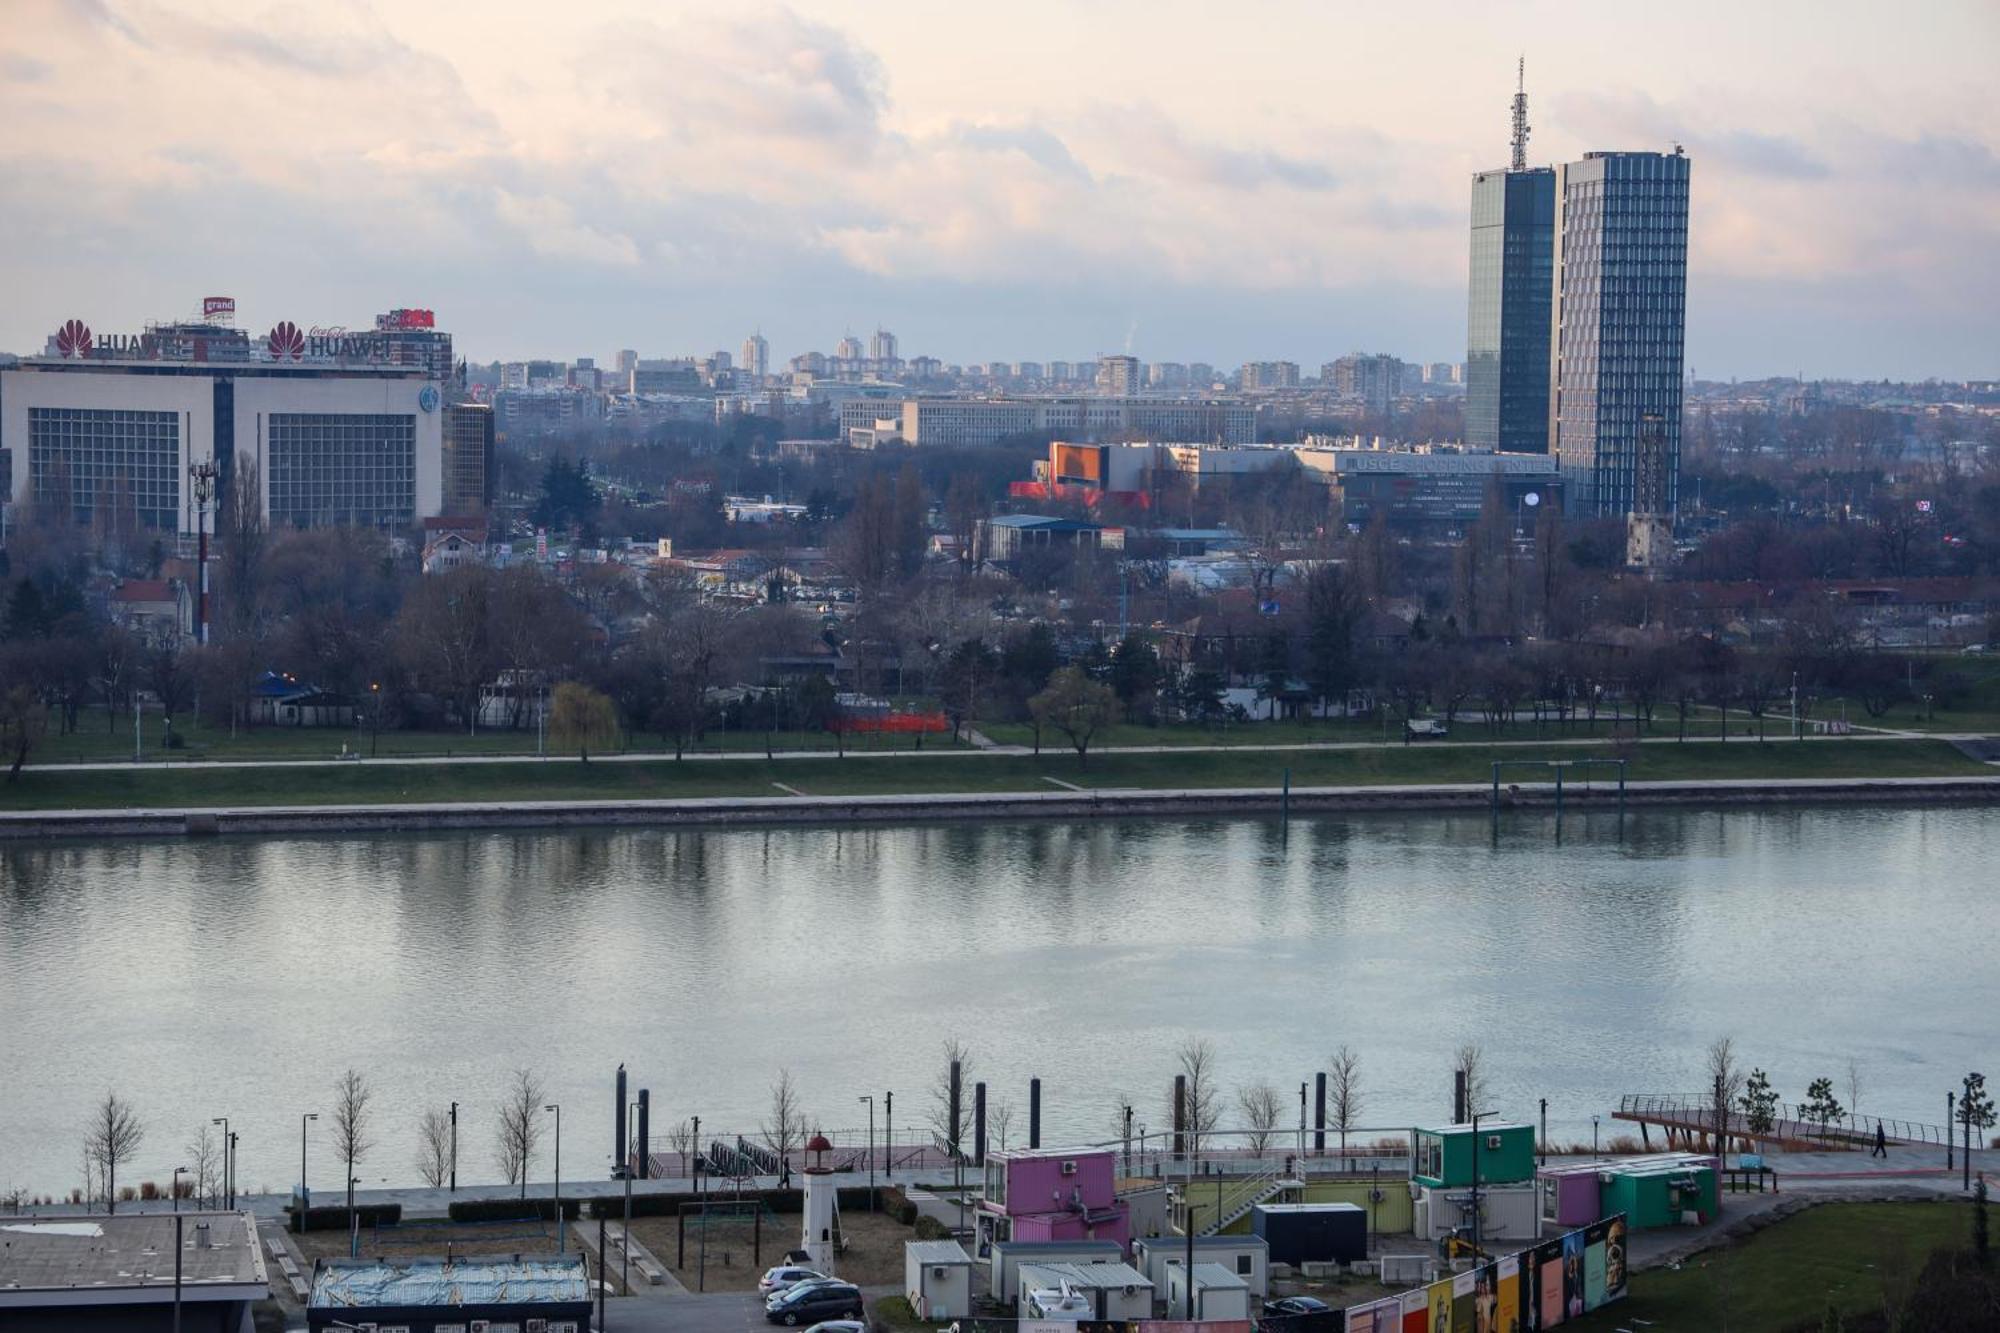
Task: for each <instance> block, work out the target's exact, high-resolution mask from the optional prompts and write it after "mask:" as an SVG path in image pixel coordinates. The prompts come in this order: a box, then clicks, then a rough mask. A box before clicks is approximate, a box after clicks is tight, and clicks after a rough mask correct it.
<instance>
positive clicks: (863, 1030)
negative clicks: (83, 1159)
mask: <svg viewBox="0 0 2000 1333" xmlns="http://www.w3.org/2000/svg"><path fill="white" fill-rule="evenodd" d="M1997 866H2000V818H1996V817H1995V816H1994V814H1993V813H1992V812H1991V811H1990V810H1980V809H1961V808H1936V809H1919V808H1884V809H1870V808H1860V807H1857V808H1824V809H1802V810H1745V811H1734V812H1678V811H1675V812H1663V811H1646V812H1641V813H1636V814H1634V815H1632V816H1629V817H1627V818H1626V819H1625V821H1624V823H1623V826H1622V830H1621V828H1620V826H1619V825H1618V823H1617V822H1616V821H1615V820H1614V819H1613V818H1612V817H1610V816H1602V815H1593V816H1591V817H1589V818H1587V819H1579V818H1575V817H1572V818H1571V819H1569V821H1568V822H1567V824H1566V825H1565V826H1564V828H1563V829H1562V838H1561V841H1560V842H1558V840H1557V837H1556V830H1555V828H1554V825H1553V824H1552V822H1551V821H1550V820H1548V819H1546V818H1544V817H1542V816H1539V815H1509V816H1508V817H1507V818H1506V820H1505V821H1504V822H1503V824H1502V825H1501V827H1500V829H1499V831H1498V834H1497V836H1496V835H1495V832H1494V830H1493V828H1492V827H1491V826H1489V824H1488V823H1487V821H1486V820H1485V819H1483V818H1480V817H1465V816H1458V815H1450V816H1446V815H1401V816H1356V817H1346V818H1326V819H1313V820H1297V821H1294V822H1293V824H1292V827H1291V831H1290V836H1289V838H1286V837H1284V836H1282V835H1281V832H1280V829H1279V827H1278V825H1277V824H1276V823H1275V822H1273V821H1216V822H1165V821H1160V822H1147V821H1133V822H1127V823H1097V824H1086V825H1056V824H1022V823H999V824H993V825H986V826H980V825H951V826H916V827H894V828H867V829H783V830H753V831H728V832H701V833H668V832H658V831H581V832H563V833H546V832H536V833H478V834H466V835H450V836H408V837H355V838H319V837H315V838H268V839H257V840H228V839H225V840H196V841H159V842H142V841H113V842H103V843H84V842H76V843H52V844H43V845H37V846H29V847H12V848H7V849H4V850H0V1191H5V1190H7V1189H9V1188H11V1187H23V1188H27V1189H30V1190H36V1191H56V1190H62V1191H67V1190H68V1189H69V1188H70V1187H71V1186H72V1185H74V1184H76V1183H78V1181H79V1176H80V1172H79V1168H78V1166H77V1162H78V1159H79V1147H80V1141H81V1129H80V1125H81V1123H82V1121H83V1120H84V1118H85V1116H86V1115H87V1113H88V1111H89V1109H90V1107H91V1106H92V1104H93V1103H94V1102H95V1101H96V1100H97V1099H99V1098H101V1097H102V1096H103V1095H104V1093H105V1092H106V1090H107V1089H115V1090H116V1091H117V1092H118V1093H119V1094H120V1095H121V1096H122V1097H124V1098H127V1099H128V1100H129V1101H130V1102H131V1103H132V1104H133V1105H134V1106H135V1107H136V1108H137V1110H138V1112H139V1114H140V1115H141V1117H142V1119H143V1121H144V1124H145V1126H146V1130H147V1133H146V1137H145V1140H144V1142H143V1144H142V1145H141V1147H140V1150H139V1152H138V1154H137V1156H136V1157H135V1158H134V1160H133V1161H132V1163H131V1164H129V1165H128V1166H127V1167H126V1168H124V1169H123V1170H121V1173H120V1175H121V1179H122V1180H131V1181H138V1180H142V1179H155V1180H160V1181H164V1180H166V1179H167V1177H168V1175H169V1174H170V1173H171V1171H172V1169H173V1168H174V1167H175V1166H178V1165H185V1164H187V1154H186V1152H185V1151H184V1148H183V1145H185V1144H187V1143H188V1142H189V1140H190V1139H191V1138H192V1137H193V1136H194V1134H195V1132H196V1131H197V1129H198V1128H199V1126H200V1125H201V1124H203V1123H205V1122H206V1121H207V1120H208V1119H209V1118H210V1117H213V1116H222V1115H227V1116H229V1117H231V1121H232V1127H233V1128H235V1129H236V1130H237V1132H238V1133H239V1134H240V1135H241V1140H240V1148H239V1159H238V1160H239V1165H238V1179H239V1183H240V1185H241V1186H242V1187H243V1188H245V1189H255V1188H258V1187H268V1188H270V1189H274V1190H282V1189H285V1188H287V1187H288V1186H289V1184H290V1182H291V1181H293V1180H294V1179H296V1176H297V1170H298V1157H299V1137H300V1134H299V1131H300V1119H299V1117H300V1115H301V1114H302V1113H304V1112H309V1111H317V1112H319V1113H321V1115H322V1120H321V1123H320V1124H319V1125H317V1126H315V1127H314V1130H315V1132H314V1134H313V1135H312V1136H311V1138H310V1142H309V1144H308V1147H309V1149H310V1157H311V1165H310V1167H309V1173H308V1174H309V1176H310V1178H311V1180H312V1182H313V1184H314V1185H315V1186H317V1187H320V1188H323V1189H331V1188H334V1187H335V1186H337V1184H338V1182H339V1179H340V1170H339V1167H338V1166H337V1165H336V1164H335V1163H334V1161H333V1156H332V1152H331V1147H330V1139H329V1136H328V1135H327V1134H326V1133H325V1132H324V1131H325V1129H326V1119H327V1113H328V1112H330V1111H331V1109H332V1089H333V1084H334V1082H335V1079H336V1078H337V1076H338V1075H339V1074H340V1072H341V1071H342V1070H344V1069H346V1068H348V1067H350V1066H352V1067H354V1068H356V1069H359V1070H360V1071H362V1072H363V1074H364V1075H365V1076H366V1078H367V1079H368V1081H369V1082H370V1084H371V1085H372V1086H373V1088H374V1089H375V1099H374V1103H373V1112H374V1114H373V1120H372V1126H371V1129H372V1133H371V1137H372V1139H373V1140H374V1146H373V1149H372V1150H371V1151H370V1152H369V1153H368V1155H367V1156H366V1157H365V1158H364V1159H363V1161H362V1163H361V1165H360V1166H359V1168H358V1169H357V1174H358V1175H360V1176H361V1177H362V1179H363V1182H364V1184H366V1185H369V1186H373V1185H377V1184H379V1183H382V1182H385V1181H387V1182H393V1183H397V1184H409V1183H414V1182H415V1180H416V1169H415V1165H414V1163H415V1157H416V1137H417V1136H416V1125H417V1119H418V1116H419V1114H420V1113H421V1111H422V1110H423V1109H424V1108H426V1107H430V1106H443V1105H444V1104H445V1103H447V1102H449V1101H452V1100H457V1101H458V1102H459V1103H460V1104H461V1117H462V1119H461V1136H462V1137H461V1160H462V1172H461V1178H462V1179H465V1180H491V1179H494V1178H495V1177H496V1171H495V1167H494V1164H493V1159H494V1153H493V1151H492V1150H493V1143H494V1137H495V1135H494V1121H495V1116H496V1108H497V1106H498V1104H499V1101H500V1099H501V1097H502V1095H503V1093H504V1089H505V1086H506V1084H507V1082H508V1079H509V1076H510V1073H511V1071H512V1070H514V1069H516V1068H517V1067H529V1068H532V1069H534V1070H535V1071H537V1072H538V1073H539V1074H540V1075H541V1076H542V1078H543V1079H544V1081H545V1082H546V1084H547V1088H548V1093H549V1100H550V1101H558V1102H560V1103H562V1104H563V1106H564V1110H565V1118H566V1121H567V1123H566V1125H565V1134H564V1140H565V1141H564V1157H563V1167H564V1174H565V1176H567V1177H570V1178H572V1179H574V1178H576V1177H578V1176H584V1175H590V1176H597V1177H600V1178H601V1177H602V1176H603V1175H604V1174H605V1173H606V1171H607V1169H608V1165H609V1161H610V1156H611V1153H612V1150H613V1140H614V1133H613V1130H612V1128H611V1114H612V1110H611V1108H612V1105H613V1093H612V1090H611V1089H612V1084H611V1078H612V1071H613V1070H614V1068H615V1067H616V1066H617V1065H618V1064H619V1062H621V1061H624V1062H626V1063H627V1064H628V1065H629V1066H630V1067H631V1070H632V1072H633V1075H634V1087H635V1088H636V1087H638V1086H641V1085H645V1086H650V1088H651V1089H652V1097H653V1103H654V1108H655V1109H654V1115H653V1125H654V1129H655V1132H656V1134H657V1133H663V1132H664V1131H665V1128H666V1126H667V1125H668V1124H669V1122H671V1121H673V1120H676V1119H678V1118H679V1117H681V1116H683V1115H688V1114H698V1115H701V1116H702V1117H703V1119H704V1121H705V1122H706V1124H707V1126H709V1127H710V1128H721V1129H725V1130H727V1129H742V1130H746V1131H754V1130H755V1128H756V1127H757V1123H758V1122H759V1120H760V1119H761V1118H762V1117H763V1115H764V1113H765V1111H766V1109H767V1106H768V1102H769V1088H770V1085H771V1083H772V1081H773V1080H774V1079H775V1077H776V1076H777V1073H778V1071H779V1069H780V1068H787V1069H789V1070H790V1071H791V1073H792V1075H793V1077H794V1079H795V1081H796V1084H797V1086H798V1088H799V1090H800V1092H801V1094H802V1098H803V1103H804V1107H805V1110H806V1111H807V1113H808V1114H809V1115H811V1116H812V1117H813V1118H815V1119H816V1120H818V1121H819V1122H821V1123H822V1124H824V1125H825V1126H826V1127H827V1128H828V1129H835V1128H841V1129H845V1128H848V1127H859V1126H861V1125H863V1124H865V1123H866V1114H867V1113H866V1110H865V1108H864V1107H862V1106H861V1105H860V1104H859V1098H860V1097H861V1095H862V1094H864V1093H872V1094H875V1095H876V1096H877V1114H878V1116H879V1115H880V1113H881V1109H882V1108H881V1098H880V1094H881V1093H883V1092H884V1091H888V1090H893V1091H894V1092H895V1094H896V1105H895V1114H896V1120H897V1127H898V1136H899V1137H901V1135H902V1133H903V1131H904V1130H905V1129H906V1128H908V1127H913V1126H914V1123H915V1122H916V1120H917V1119H918V1118H919V1117H920V1114H921V1113H922V1112H923V1111H924V1110H925V1109H926V1108H927V1105H928V1099H929V1089H930V1087H931V1085H932V1084H933V1083H934V1081H935V1078H936V1071H937V1067H938V1064H939V1051H940V1048H941V1045H942V1043H943V1042H944V1041H945V1040H946V1039H947V1038H954V1037H955V1038H959V1039H962V1040H964V1041H965V1042H967V1043H968V1044H969V1045H970V1047H971V1048H972V1052H973V1055H974V1060H975V1062H976V1066H977V1077H979V1078H982V1079H984V1080H986V1081H987V1082H988V1083H989V1084H990V1085H991V1094H990V1095H991V1096H992V1099H993V1102H994V1104H995V1106H996V1108H997V1107H998V1105H999V1104H1000V1103H1001V1102H1003V1101H1004V1102H1010V1103H1011V1104H1012V1105H1013V1108H1014V1117H1015V1118H1014V1122H1013V1128H1012V1136H1013V1139H1014V1141H1015V1142H1016V1143H1019V1142H1021V1141H1023V1136H1024V1133H1025V1123H1026V1118H1027V1116H1026V1102H1027V1085H1028V1079H1029V1078H1030V1076H1037V1075H1038V1076H1040V1077H1041V1079H1042V1081H1043V1087H1044V1120H1045V1128H1044V1140H1045V1141H1046V1142H1065V1141H1076V1140H1080V1139H1099V1138H1104V1137H1108V1136H1109V1135H1110V1134H1111V1132H1112V1125H1113V1119H1114V1111H1113V1109H1112V1108H1113V1107H1114V1106H1115V1105H1116V1104H1117V1103H1118V1102H1119V1101H1120V1100H1122V1099H1124V1098H1130V1099H1131V1100H1132V1101H1133V1102H1134V1104H1135V1105H1136V1107H1137V1112H1136V1118H1137V1119H1138V1120H1139V1121H1141V1122H1150V1124H1151V1125H1152V1126H1153V1127H1154V1128H1157V1127H1158V1126H1159V1125H1160V1124H1161V1123H1163V1121H1164V1119H1165V1107H1166V1102H1167V1091H1168V1088H1169V1085H1170V1082H1171V1077H1172V1072H1173V1060H1174V1051H1175V1048H1176V1047H1177V1046H1178V1045H1179V1044H1180V1043H1181V1042H1182V1041H1183V1040H1184V1039H1185V1038H1187V1037H1188V1036H1190V1035H1196V1036H1200V1037H1205V1038H1207V1039H1209V1040H1210V1041H1212V1042H1213V1044H1214V1047H1215V1050H1216V1053H1217V1057H1218V1069H1219V1075H1220V1078H1221V1081H1222V1083H1223V1085H1224V1086H1225V1087H1226V1089H1227V1090H1228V1097H1229V1099H1230V1100H1231V1101H1232V1102H1233V1100H1234V1091H1235V1089H1236V1088H1237V1087H1239V1086H1240V1085H1243V1084H1248V1083H1255V1082H1268V1083H1270V1084H1272V1085H1273V1086H1275V1087H1276V1088H1278V1089H1280V1090H1286V1091H1285V1096H1286V1098H1287V1100H1288V1102H1290V1103H1291V1104H1292V1105H1293V1106H1295V1105H1296V1097H1297V1089H1298V1085H1299V1083H1300V1082H1301V1081H1302V1080H1304V1079H1307V1078H1309V1077H1310V1076H1311V1074H1312V1072H1313V1071H1314V1070H1316V1069H1320V1068H1324V1067H1325V1063H1326V1060H1327V1057H1328V1054H1329V1052H1331V1051H1332V1050H1333V1049H1334V1048H1335V1047H1336V1046H1338V1045H1340V1044H1341V1043H1343V1042H1344V1043H1347V1044H1348V1045H1350V1046H1352V1047H1354V1048H1355V1049H1356V1050H1358V1051H1359V1052H1360V1054H1361V1059H1362V1071H1363V1087H1364V1092H1365V1096H1366V1103H1365V1106H1364V1108H1363V1115H1362V1117H1361V1118H1362V1119H1363V1120H1364V1121H1365V1122H1367V1123H1369V1124H1372V1125H1385V1126H1388V1125H1407V1124H1409V1123H1411V1122H1412V1121H1414V1120H1434V1119H1437V1118H1438V1117H1440V1116H1441V1115H1443V1114H1444V1113H1445V1112H1446V1111H1448V1109H1449V1085H1450V1075H1449V1072H1448V1071H1449V1069H1450V1065H1451V1059H1452V1053H1453V1051H1454V1050H1455V1049H1456V1047H1457V1046H1458V1045H1459V1043H1461V1042H1463V1041H1466V1040H1475V1041H1477V1042H1478V1043H1480V1045H1481V1046H1482V1048H1483V1051H1484V1059H1485V1063H1486V1066H1487V1070H1488V1078H1489V1082H1490V1085H1491V1093H1490V1096H1489V1098H1488V1100H1489V1102H1490V1103H1491V1109H1495V1110H1498V1111H1500V1112H1502V1113H1504V1114H1507V1115H1510V1116H1513V1117H1515V1118H1520V1119H1528V1118H1531V1117H1532V1115H1533V1114H1534V1109H1535V1104H1536V1100H1537V1099H1538V1098H1540V1097H1547V1098H1548V1099H1549V1107H1550V1110H1549V1115H1550V1126H1551V1129H1552V1131H1553V1132H1554V1136H1555V1137H1557V1138H1559V1139H1560V1138H1572V1139H1574V1138H1582V1139H1585V1140H1587V1139H1588V1138H1589V1136H1590V1132H1591V1127H1590V1117H1591V1116H1592V1115H1593V1114H1604V1115H1606V1116H1607V1121H1606V1125H1607V1128H1606V1134H1607V1136H1608V1134H1609V1133H1610V1132H1611V1130H1610V1127H1609V1120H1608V1113H1609V1112H1610V1110H1611V1109H1612V1108H1613V1107H1614V1106H1615V1105H1616V1103H1617V1099H1618V1096H1619V1094H1621V1093H1625V1092H1690V1091H1694V1090H1695V1089H1696V1088H1698V1086H1699V1085H1700V1083H1701V1081H1702V1078H1701V1068H1702V1053H1703V1050H1704V1048H1705V1047H1706V1046H1707V1044H1708V1043H1709V1042H1710V1041H1711V1040H1712V1039H1714V1038H1715V1037H1717V1036H1720V1035H1723V1034H1730V1035H1732V1036H1733V1037H1734V1039H1735V1041H1736V1044H1737V1047H1738V1049H1739V1051H1740V1052H1741V1054H1742V1056H1743V1058H1744V1059H1745V1060H1746V1062H1749V1063H1754V1064H1757V1065H1761V1066H1762V1067H1764V1068H1765V1069H1766V1070H1767V1071H1768V1072H1769V1073H1770V1075H1771V1077H1772V1080H1773V1082H1774V1083H1775V1085H1776V1086H1777V1088H1778V1090H1779V1091H1780V1092H1781V1093H1782V1094H1783V1095H1784V1097H1785V1099H1786V1100H1788V1101H1790V1100H1795V1099H1798V1098H1800V1097H1801V1096H1802V1095H1803V1093H1804V1091H1805V1087H1806V1084H1807V1082H1808V1081H1809V1080H1810V1079H1811V1078H1813V1077H1815V1076H1817V1075H1821V1074H1826V1075H1830V1076H1832V1077H1833V1078H1834V1079H1835V1083H1836V1087H1837V1090H1839V1091H1840V1092H1841V1094H1842V1098H1843V1100H1845V1099H1846V1096H1845V1082H1846V1068H1847V1063H1848V1061H1849V1059H1850V1058H1851V1059H1853V1060H1854V1061H1855V1062H1856V1063H1857V1064H1858V1066H1859V1068H1860V1072H1861V1097H1860V1105H1859V1109H1860V1110H1862V1111H1864V1112H1870V1113H1874V1114H1880V1115H1889V1116H1900V1117H1908V1118H1921V1119H1926V1120H1938V1119H1941V1118H1942V1112H1943V1100H1944V1094H1945V1092H1946V1091H1947V1089H1948V1088H1949V1087H1951V1086H1952V1085H1953V1083H1954V1082H1955V1081H1956V1080H1957V1079H1958V1078H1960V1077H1962V1076H1963V1074H1964V1073H1965V1071H1966V1070H1968V1069H1987V1070H1991V1069H1993V1068H1994V1067H1995V1066H1996V1065H2000V964H1996V962H1995V959H1994V942H1995V934H1996V932H1995V925H1996V922H2000V910H1996V908H1995V905H1994V884H1995V882H1996V878H2000V876H1996V867H1997ZM1294 1114H1295V1112H1288V1115H1294ZM1229 1118H1230V1117H1225V1119H1229ZM878 1124H879V1121H878ZM547 1168H548V1163H547V1160H546V1158H544V1160H543V1161H542V1163H540V1164H539V1165H538V1167H537V1170H536V1178H537V1179H546V1177H547V1174H548V1169H547Z"/></svg>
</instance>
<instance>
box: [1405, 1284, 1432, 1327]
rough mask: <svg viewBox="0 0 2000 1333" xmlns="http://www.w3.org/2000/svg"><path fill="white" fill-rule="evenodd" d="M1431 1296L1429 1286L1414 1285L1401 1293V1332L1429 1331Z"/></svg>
mask: <svg viewBox="0 0 2000 1333" xmlns="http://www.w3.org/2000/svg"><path fill="white" fill-rule="evenodd" d="M1430 1328H1431V1297H1430V1288H1429V1287H1415V1288H1412V1289H1411V1290H1409V1291H1406V1292H1404V1293H1403V1333H1430Z"/></svg>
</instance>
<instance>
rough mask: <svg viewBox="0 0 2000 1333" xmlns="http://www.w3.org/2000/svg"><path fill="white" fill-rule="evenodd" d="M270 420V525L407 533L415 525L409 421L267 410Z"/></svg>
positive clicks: (413, 431) (413, 428) (413, 439)
mask: <svg viewBox="0 0 2000 1333" xmlns="http://www.w3.org/2000/svg"><path fill="white" fill-rule="evenodd" d="M269 422H270V443H269V447H268V450H267V457H268V460H269V461H268V465H267V466H268V470H269V472H270V483H269V485H270V495H271V522H272V523H273V524H280V523H289V524H291V525H293V526H294V527H301V528H305V527H315V526H323V525H328V524H350V525H354V526H357V527H407V526H409V525H410V524H411V523H414V522H415V521H416V513H417V419H416V418H415V417H414V416H411V415H408V414H386V413H385V414H380V415H376V414H369V413H358V412H274V413H272V414H271V416H270V418H269Z"/></svg>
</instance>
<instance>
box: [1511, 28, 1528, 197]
mask: <svg viewBox="0 0 2000 1333" xmlns="http://www.w3.org/2000/svg"><path fill="white" fill-rule="evenodd" d="M1514 77H1515V84H1514V170H1516V171H1526V170H1527V169H1528V58H1527V57H1526V56H1522V57H1521V58H1520V61H1519V62H1518V63H1517V64H1516V66H1515V69H1514Z"/></svg>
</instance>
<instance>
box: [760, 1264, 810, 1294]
mask: <svg viewBox="0 0 2000 1333" xmlns="http://www.w3.org/2000/svg"><path fill="white" fill-rule="evenodd" d="M826 1280H827V1277H826V1274H824V1273H822V1272H820V1271H819V1270H817V1269H813V1268H804V1267H801V1266H799V1265H797V1264H779V1265H778V1266H777V1267H776V1268H771V1269H767V1270H765V1273H764V1276H762V1277H760V1278H758V1279H757V1290H759V1291H761V1292H763V1293H764V1294H765V1295H766V1296H775V1295H777V1294H778V1293H779V1292H781V1291H790V1290H791V1289H792V1288H793V1287H795V1286H797V1285H798V1284H799V1283H801V1282H823V1281H826Z"/></svg>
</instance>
